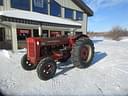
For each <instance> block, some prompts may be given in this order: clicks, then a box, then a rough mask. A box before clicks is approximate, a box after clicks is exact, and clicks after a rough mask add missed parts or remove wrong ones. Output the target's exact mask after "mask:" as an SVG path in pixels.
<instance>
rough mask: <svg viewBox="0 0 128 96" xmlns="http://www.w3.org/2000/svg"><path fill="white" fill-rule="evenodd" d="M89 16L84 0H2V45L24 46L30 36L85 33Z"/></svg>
mask: <svg viewBox="0 0 128 96" xmlns="http://www.w3.org/2000/svg"><path fill="white" fill-rule="evenodd" d="M89 16H93V11H92V10H91V9H90V8H89V7H88V6H87V5H86V4H85V3H84V2H83V1H82V0H0V48H1V49H2V48H4V49H6V48H9V47H10V48H12V50H13V51H16V50H17V49H18V48H24V47H25V40H26V38H27V37H39V36H42V37H53V36H54V33H57V34H60V35H65V34H68V33H70V32H74V33H75V34H81V33H84V34H86V32H87V21H88V17H89Z"/></svg>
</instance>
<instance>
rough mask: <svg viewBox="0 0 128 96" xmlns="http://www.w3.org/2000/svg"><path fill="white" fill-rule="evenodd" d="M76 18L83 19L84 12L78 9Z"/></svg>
mask: <svg viewBox="0 0 128 96" xmlns="http://www.w3.org/2000/svg"><path fill="white" fill-rule="evenodd" d="M76 20H83V13H82V12H79V11H76Z"/></svg>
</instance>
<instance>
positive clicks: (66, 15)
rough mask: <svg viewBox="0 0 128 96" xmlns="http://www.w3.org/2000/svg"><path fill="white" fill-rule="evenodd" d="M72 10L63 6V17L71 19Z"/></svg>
mask: <svg viewBox="0 0 128 96" xmlns="http://www.w3.org/2000/svg"><path fill="white" fill-rule="evenodd" d="M73 16H74V15H73V10H72V9H68V8H65V18H69V19H73Z"/></svg>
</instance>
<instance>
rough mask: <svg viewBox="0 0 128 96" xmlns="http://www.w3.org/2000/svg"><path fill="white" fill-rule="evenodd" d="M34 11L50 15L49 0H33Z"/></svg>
mask: <svg viewBox="0 0 128 96" xmlns="http://www.w3.org/2000/svg"><path fill="white" fill-rule="evenodd" d="M32 1H33V3H32V4H33V11H34V12H39V13H44V14H48V0H32Z"/></svg>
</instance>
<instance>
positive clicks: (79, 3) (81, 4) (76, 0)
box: [72, 0, 93, 16]
mask: <svg viewBox="0 0 128 96" xmlns="http://www.w3.org/2000/svg"><path fill="white" fill-rule="evenodd" d="M72 1H73V2H74V3H75V4H76V5H77V6H78V7H80V8H81V9H82V10H83V11H84V12H85V13H87V15H88V16H93V11H92V10H91V9H90V8H89V7H88V6H87V5H86V4H85V3H84V2H83V0H72Z"/></svg>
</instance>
